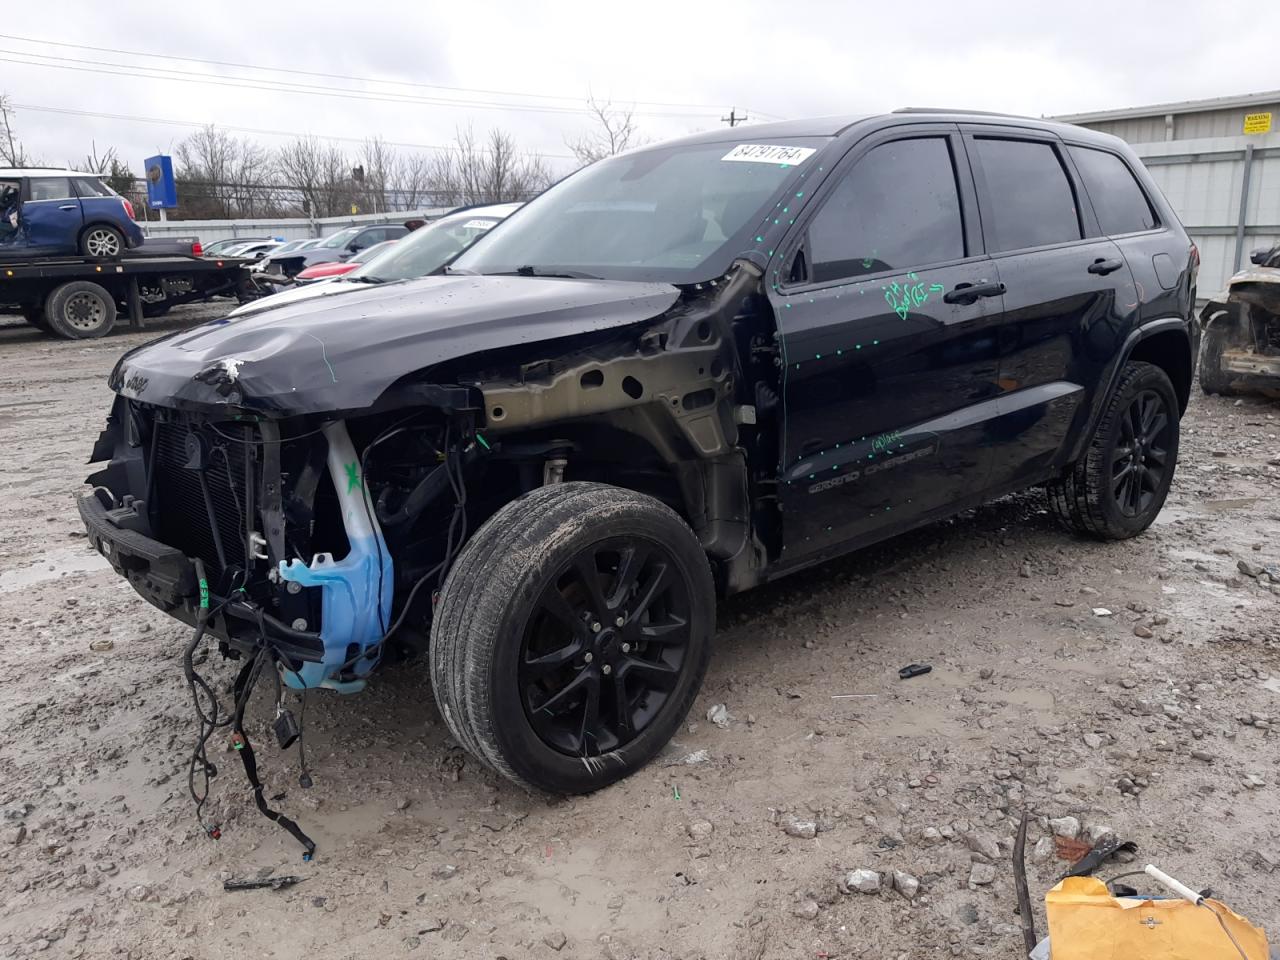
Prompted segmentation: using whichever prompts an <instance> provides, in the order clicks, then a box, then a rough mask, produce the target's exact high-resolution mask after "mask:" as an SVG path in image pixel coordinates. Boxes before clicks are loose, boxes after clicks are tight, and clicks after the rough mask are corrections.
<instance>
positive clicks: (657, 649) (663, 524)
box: [430, 483, 715, 793]
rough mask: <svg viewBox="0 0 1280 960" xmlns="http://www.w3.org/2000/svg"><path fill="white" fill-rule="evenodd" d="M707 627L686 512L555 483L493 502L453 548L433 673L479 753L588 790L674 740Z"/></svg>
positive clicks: (434, 636)
mask: <svg viewBox="0 0 1280 960" xmlns="http://www.w3.org/2000/svg"><path fill="white" fill-rule="evenodd" d="M714 629H715V593H714V586H713V583H712V579H711V570H710V567H709V565H708V563H707V558H706V555H705V553H704V552H703V550H702V547H701V545H700V544H699V543H698V540H697V538H696V537H695V536H694V535H693V531H691V530H690V529H689V528H688V526H686V525H685V523H684V521H682V520H681V519H680V517H678V516H677V515H676V514H675V513H674V512H672V511H671V510H670V509H669V508H667V507H666V506H664V505H663V504H661V503H659V502H658V501H657V500H654V499H652V498H651V497H646V496H643V495H641V494H638V493H634V492H632V491H630V490H624V489H621V488H617V487H611V486H606V485H603V484H596V483H563V484H555V485H552V486H548V487H542V488H540V489H538V490H535V491H533V492H532V493H529V494H527V495H525V496H523V497H521V498H520V499H518V500H514V501H512V502H511V503H509V504H507V505H506V506H505V507H503V508H502V509H501V510H499V511H498V513H497V514H495V515H494V516H493V517H492V518H491V519H490V520H489V521H488V522H487V523H486V524H485V525H484V526H483V527H481V528H480V530H478V531H477V532H476V534H475V536H474V537H473V538H472V539H471V540H470V541H469V542H468V543H467V545H466V547H465V548H464V549H463V551H462V553H461V555H460V556H459V557H458V560H457V562H456V563H455V564H454V566H453V569H452V570H451V571H450V573H449V576H448V578H447V579H446V581H445V584H444V588H443V591H442V593H441V595H440V600H439V604H438V606H437V607H436V614H435V618H434V623H433V625H432V631H431V650H430V661H431V683H432V686H433V688H434V690H435V695H436V701H437V703H438V704H439V706H440V711H441V713H442V714H443V715H444V718H445V721H446V723H448V725H449V729H450V730H452V731H453V734H454V736H455V737H457V739H458V741H459V742H460V743H461V744H462V745H463V746H464V747H465V748H466V749H467V750H468V751H469V752H470V753H471V754H472V755H473V756H475V757H476V758H478V759H479V760H481V761H483V762H484V763H485V764H486V765H488V766H489V767H491V768H492V769H494V770H495V771H497V772H498V773H501V774H502V775H503V776H505V777H507V778H509V779H511V780H513V781H515V782H516V783H519V784H521V785H523V786H526V787H532V788H535V789H538V790H544V791H548V792H552V793H586V792H589V791H591V790H595V789H598V788H600V787H603V786H606V785H607V784H610V783H613V782H614V781H616V780H619V779H621V778H622V777H625V776H627V775H629V774H631V773H633V772H634V771H636V770H638V769H639V768H640V767H642V766H643V765H644V764H645V763H647V762H648V761H649V760H650V759H651V758H652V757H653V756H654V755H655V754H656V753H657V752H658V751H659V750H661V749H662V747H663V746H665V745H666V743H667V741H668V740H669V739H670V738H671V736H672V734H673V733H674V732H675V730H676V728H677V727H678V726H679V725H680V722H681V721H682V720H683V719H684V717H685V715H686V714H687V713H688V711H689V707H690V706H691V705H692V703H693V700H694V698H695V697H696V696H697V693H698V689H699V687H700V686H701V683H702V678H703V675H704V674H705V673H706V667H707V661H708V659H709V658H710V655H711V637H712V634H713V632H714Z"/></svg>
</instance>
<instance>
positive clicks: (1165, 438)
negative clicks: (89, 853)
mask: <svg viewBox="0 0 1280 960" xmlns="http://www.w3.org/2000/svg"><path fill="white" fill-rule="evenodd" d="M1180 416H1181V411H1180V408H1179V406H1178V398H1177V395H1176V394H1175V393H1174V389H1173V384H1172V383H1171V382H1170V380H1169V376H1168V374H1166V373H1165V372H1164V371H1163V370H1161V369H1160V368H1159V367H1157V366H1154V365H1152V364H1149V363H1139V362H1134V363H1128V364H1126V365H1125V368H1124V370H1123V371H1122V372H1121V375H1120V382H1119V383H1118V384H1117V385H1116V389H1115V392H1114V393H1113V394H1112V395H1111V399H1110V401H1109V402H1108V404H1107V408H1106V411H1105V412H1104V413H1103V415H1102V419H1101V420H1099V421H1098V426H1097V428H1096V429H1095V430H1094V432H1093V437H1092V439H1091V440H1090V442H1089V446H1088V448H1087V449H1086V450H1085V453H1084V456H1082V457H1081V458H1080V460H1079V461H1077V462H1076V463H1075V464H1074V465H1073V466H1072V467H1070V468H1069V469H1068V470H1067V471H1066V473H1065V474H1064V475H1063V476H1062V477H1061V478H1059V479H1058V480H1055V481H1054V482H1052V483H1050V484H1049V504H1050V506H1051V507H1052V508H1053V510H1054V512H1055V513H1056V514H1057V515H1058V517H1059V519H1060V520H1061V521H1062V522H1063V523H1064V524H1065V525H1066V526H1067V527H1068V529H1071V530H1073V531H1075V532H1077V533H1082V534H1085V535H1087V536H1092V537H1096V538H1097V539H1099V540H1124V539H1126V538H1128V537H1132V536H1135V535H1137V534H1139V533H1141V532H1142V531H1143V530H1145V529H1147V527H1149V526H1151V522H1152V521H1153V520H1155V518H1156V515H1157V514H1158V513H1159V512H1160V508H1161V507H1163V506H1164V501H1165V498H1166V497H1167V496H1168V495H1169V485H1170V484H1171V483H1172V482H1173V471H1174V469H1175V467H1176V466H1177V463H1178V421H1179V417H1180Z"/></svg>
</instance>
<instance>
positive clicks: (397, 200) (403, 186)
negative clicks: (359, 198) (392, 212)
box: [387, 153, 431, 210]
mask: <svg viewBox="0 0 1280 960" xmlns="http://www.w3.org/2000/svg"><path fill="white" fill-rule="evenodd" d="M387 189H388V191H389V192H390V195H391V203H392V205H393V206H394V207H395V208H396V209H398V210H417V209H418V207H419V206H424V205H426V203H427V201H428V199H430V189H431V158H430V156H428V155H427V154H425V153H402V154H400V156H399V157H397V158H396V162H395V164H394V165H393V166H392V168H391V172H390V173H389V175H388V179H387Z"/></svg>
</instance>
